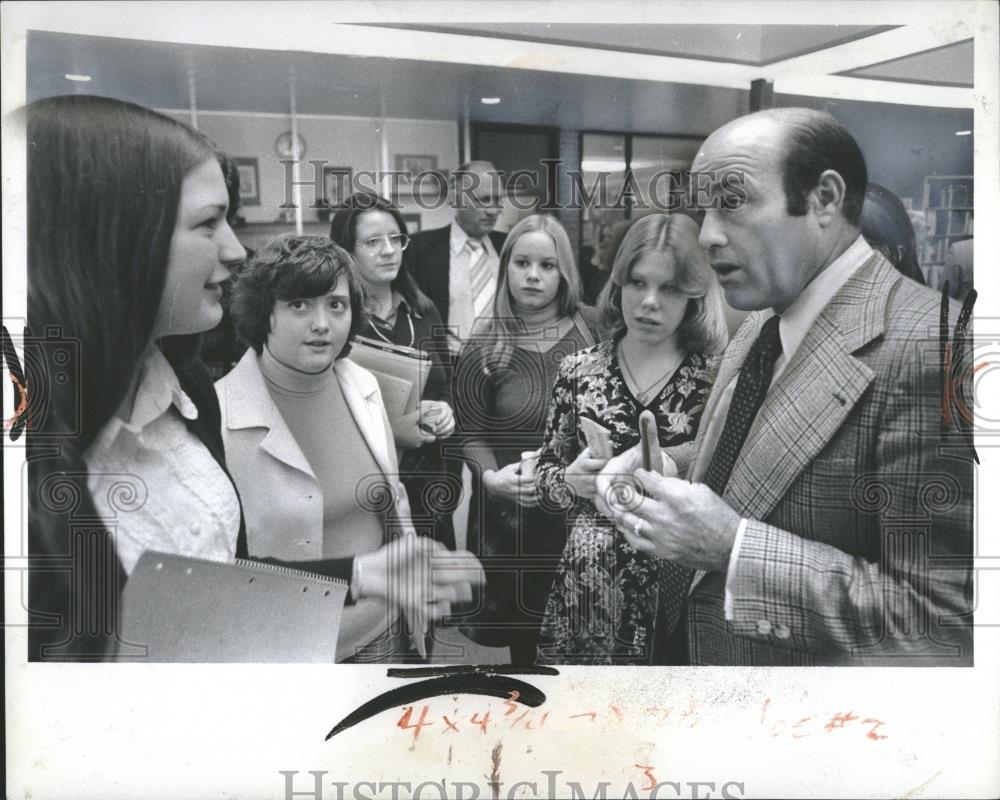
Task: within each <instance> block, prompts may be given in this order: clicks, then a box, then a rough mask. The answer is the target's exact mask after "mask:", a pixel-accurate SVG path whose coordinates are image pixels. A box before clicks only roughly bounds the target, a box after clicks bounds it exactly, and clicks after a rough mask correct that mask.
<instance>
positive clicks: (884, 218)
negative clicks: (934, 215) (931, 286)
mask: <svg viewBox="0 0 1000 800" xmlns="http://www.w3.org/2000/svg"><path fill="white" fill-rule="evenodd" d="M860 224H861V235H862V236H864V237H865V240H866V241H867V242H868V244H869V245H871V246H872V248H874V249H875V250H878V251H879V252H880V253H882V254H883V255H885V257H886V258H888V259H889V261H891V262H892V265H893V266H894V267H895V268H896V269H898V270H899V271H900V272H902V273H903V274H904V275H905V276H906V277H908V278H913V280H915V281H917V282H918V283H926V282H927V281H926V280H925V279H924V274H923V272H921V270H920V261H919V259H918V258H917V236H916V233H914V231H913V223H912V222H911V221H910V215H909V214H907V213H906V206H904V205H903V202H902V200H900V199H899V198H898V197H897V196H896V195H895V194H893V193H892V192H891V191H889V190H888V189H886V188H885V187H884V186H880V185H879V184H877V183H869V184H868V190H867V191H866V192H865V204H864V206H863V207H862V209H861V223H860Z"/></svg>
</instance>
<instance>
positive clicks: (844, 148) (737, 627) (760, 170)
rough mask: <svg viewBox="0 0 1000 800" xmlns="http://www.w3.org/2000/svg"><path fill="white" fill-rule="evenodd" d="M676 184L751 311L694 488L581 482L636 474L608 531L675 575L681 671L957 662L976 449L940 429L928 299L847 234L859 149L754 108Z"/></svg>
mask: <svg viewBox="0 0 1000 800" xmlns="http://www.w3.org/2000/svg"><path fill="white" fill-rule="evenodd" d="M692 171H693V172H694V173H695V174H696V175H699V174H700V175H707V176H708V179H707V180H706V181H705V182H704V183H703V184H701V185H702V186H704V187H705V188H706V192H707V195H706V198H707V203H706V205H707V210H706V213H705V220H704V224H703V227H702V231H701V237H700V241H701V244H702V246H703V247H705V249H706V250H707V251H708V253H709V257H710V259H711V263H712V267H713V269H714V270H715V272H716V274H717V275H718V277H719V281H720V283H721V285H722V288H723V290H724V292H725V294H726V299H727V300H728V302H729V304H730V305H732V306H734V307H735V308H739V309H744V310H749V311H753V312H754V313H752V314H750V316H749V317H748V318H747V319H746V321H745V322H744V323H743V325H742V326H741V328H740V329H739V330H738V331H737V333H736V334H735V336H734V338H733V340H732V341H731V342H730V344H729V347H728V348H727V350H726V353H725V355H724V357H723V360H722V363H721V365H720V368H719V373H718V376H717V379H716V383H715V386H714V388H713V391H712V394H711V396H710V397H709V400H708V402H707V404H706V409H705V414H704V416H703V419H702V424H701V428H700V430H699V433H698V438H697V440H696V443H695V450H694V456H693V457H692V460H691V463H690V468H689V470H688V472H687V476H688V478H689V480H690V482H688V481H685V480H680V479H679V478H674V477H661V476H659V475H655V474H652V473H649V472H645V471H643V470H636V465H637V459H638V457H639V456H638V455H637V454H636V453H635V452H630V453H626V454H623V455H622V456H619V457H618V458H617V459H613V460H612V461H611V462H609V463H608V465H607V466H606V467H605V471H604V472H603V473H602V476H601V479H600V480H599V481H598V490H599V493H601V492H605V491H607V488H608V486H609V481H611V480H612V476H613V475H615V474H618V475H620V474H622V473H623V472H624V473H628V474H632V473H634V474H635V475H636V477H637V478H638V479H639V482H640V483H641V484H643V486H644V490H645V494H646V497H645V498H644V499H643V500H642V502H641V503H640V504H638V505H636V506H632V507H615V506H611V507H610V508H609V511H610V512H611V513H612V515H613V516H614V518H615V521H616V523H617V525H618V527H619V529H620V530H621V531H622V534H623V535H624V536H625V537H626V539H627V540H628V541H629V543H630V544H631V545H632V546H633V547H635V548H636V549H637V550H640V551H643V552H648V553H653V554H656V555H658V556H660V557H661V558H666V559H670V560H673V561H675V562H678V563H680V564H683V565H685V566H687V567H689V568H690V569H691V570H692V588H691V592H690V595H689V598H688V609H687V614H686V625H687V631H686V635H687V642H688V651H689V656H690V660H691V663H693V664H722V665H726V664H728V665H761V666H769V665H795V666H808V665H850V666H864V665H886V666H966V665H971V664H972V608H973V593H972V568H971V556H972V542H973V536H972V532H973V529H972V509H973V490H972V485H973V451H972V446H971V437H969V438H966V436H965V435H964V434H963V432H962V431H957V430H955V429H954V426H950V427H949V426H946V425H944V424H943V415H942V409H943V408H944V406H945V405H947V403H948V402H950V398H947V397H944V396H943V389H942V387H943V386H944V385H945V381H944V375H943V367H942V359H941V355H940V353H941V348H940V341H939V336H938V327H939V320H940V310H941V295H940V294H938V293H936V292H934V291H933V290H931V289H928V288H926V287H923V286H920V285H919V284H917V283H916V282H914V281H911V280H909V279H908V278H905V277H903V276H902V275H900V274H899V273H898V272H896V271H895V270H894V269H893V267H892V266H891V265H890V264H889V262H888V261H886V259H884V258H883V257H882V256H881V255H879V254H878V253H876V252H874V251H873V250H872V249H871V248H870V247H869V246H868V245H867V243H866V242H865V241H864V239H863V238H861V237H860V235H859V231H858V218H859V216H860V210H861V202H862V198H863V194H864V188H865V184H866V182H867V171H866V167H865V163H864V158H863V156H862V154H861V151H860V149H859V148H858V146H857V144H856V142H855V141H854V139H853V138H852V137H851V136H850V134H849V133H848V132H847V131H846V130H844V129H843V128H842V127H841V126H840V125H839V124H838V123H837V122H836V121H835V120H834V119H833V118H832V117H831V116H829V115H827V114H823V113H820V112H815V111H810V110H805V109H780V110H771V111H765V112H758V113H756V114H751V115H748V116H746V117H742V118H740V119H737V120H734V121H733V122H731V123H728V124H727V125H725V126H724V127H722V128H720V129H719V130H718V131H716V132H715V133H713V134H712V135H711V136H710V137H709V138H708V139H707V140H706V142H705V144H704V145H703V147H702V150H701V152H700V153H699V154H698V157H697V159H696V160H695V164H694V166H693V169H692ZM727 176H728V177H727ZM734 176H736V177H734ZM957 314H958V308H957V306H955V305H954V304H952V307H951V308H950V315H949V316H950V320H951V321H952V322H954V320H955V318H956V316H957ZM951 336H952V333H951V332H950V331H949V333H948V337H949V340H950V338H951ZM953 416H954V415H953Z"/></svg>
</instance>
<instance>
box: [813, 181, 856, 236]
mask: <svg viewBox="0 0 1000 800" xmlns="http://www.w3.org/2000/svg"><path fill="white" fill-rule="evenodd" d="M846 193H847V184H846V183H844V179H843V178H842V177H841V176H840V173H839V172H837V171H836V170H832V169H828V170H826V171H824V172H823V173H822V174H821V175H820V176H819V181H817V183H816V188H814V189H813V190H812V192H811V194H810V196H809V202H810V205H811V206H812V207H813V210H814V211H815V213H816V220H817V221H818V222H819V224H820V225H821V226H823V227H825V226H827V225H829V224H830V223H831V222H832V221H833V220H834V219H836V218H837V217H839V216H840V213H841V209H842V208H843V205H844V195H845V194H846Z"/></svg>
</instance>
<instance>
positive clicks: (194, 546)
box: [84, 347, 240, 574]
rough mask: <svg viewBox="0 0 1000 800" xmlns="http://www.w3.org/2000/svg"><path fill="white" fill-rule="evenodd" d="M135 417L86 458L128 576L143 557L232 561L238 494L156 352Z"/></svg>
mask: <svg viewBox="0 0 1000 800" xmlns="http://www.w3.org/2000/svg"><path fill="white" fill-rule="evenodd" d="M141 369H142V375H141V377H140V382H139V387H138V390H137V392H136V396H135V402H134V404H133V407H132V414H131V416H130V418H129V420H128V421H127V422H126V421H125V420H124V419H123V418H122V416H120V415H121V410H119V415H116V416H114V417H113V418H112V419H111V421H110V422H109V423H108V424H107V425H106V426H105V427H104V429H103V430H102V431H101V432H100V434H98V436H97V438H96V439H95V440H94V443H93V444H92V445H91V447H90V448H89V449H88V450H87V452H86V453H85V454H84V458H85V459H86V462H87V467H88V470H89V472H90V475H89V478H88V481H87V483H88V487H89V488H90V493H91V495H92V496H93V499H94V504H95V506H96V507H97V511H98V513H99V514H100V515H101V517H102V518H103V519H104V521H105V523H106V524H107V526H108V528H109V529H110V530H112V531H114V535H115V548H116V551H117V553H118V558H119V559H120V560H121V562H122V566H123V567H124V569H125V573H126V574H131V572H132V569H133V567H135V564H136V562H137V561H138V560H139V556H141V555H142V554H143V552H145V551H146V550H159V551H163V552H167V553H173V554H178V555H185V556H192V557H195V558H204V559H208V560H211V561H232V560H233V559H234V558H235V556H236V539H237V536H238V535H239V527H240V504H239V499H238V497H237V495H236V489H235V488H234V487H233V484H232V482H231V481H230V480H229V478H228V477H227V476H226V473H225V472H224V471H223V469H222V468H221V467H220V466H219V464H218V462H217V461H216V460H215V458H213V456H212V454H211V453H210V452H209V450H208V448H207V447H206V446H205V445H204V443H203V442H202V441H201V440H200V439H198V437H197V436H195V435H194V434H193V433H191V432H190V431H189V430H188V429H187V428H186V427H185V425H184V421H183V420H182V419H181V417H183V418H185V419H189V420H193V419H197V418H198V409H197V408H196V407H195V405H194V403H193V402H192V401H191V398H190V397H188V396H187V395H186V394H185V393H184V391H183V390H182V389H181V386H180V381H179V380H178V379H177V375H176V373H175V372H174V370H173V368H172V367H171V366H170V363H169V362H168V361H167V359H166V357H165V356H164V355H163V353H161V352H160V349H159V348H158V347H154V348H152V352H151V353H150V354H149V356H147V358H146V360H145V361H144V362H143V365H142V367H141Z"/></svg>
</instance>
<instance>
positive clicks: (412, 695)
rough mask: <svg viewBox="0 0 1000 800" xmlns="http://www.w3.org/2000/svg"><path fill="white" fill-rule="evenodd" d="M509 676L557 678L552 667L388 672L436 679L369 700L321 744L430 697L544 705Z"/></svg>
mask: <svg viewBox="0 0 1000 800" xmlns="http://www.w3.org/2000/svg"><path fill="white" fill-rule="evenodd" d="M511 672H513V673H516V674H524V673H527V674H536V675H558V674H559V671H558V670H556V669H553V668H552V667H511V666H464V667H418V668H415V669H390V670H388V671H387V675H388V677H391V678H408V677H423V676H424V675H434V676H436V677H433V678H430V679H428V680H422V681H418V682H417V683H411V684H408V685H406V686H400V687H399V688H398V689H390V690H389V691H388V692H383V693H382V694H380V695H379V696H378V697H373V698H372V699H371V700H369V701H368V702H366V703H364V704H363V705H361V706H359V707H358V708H356V709H355V710H354V711H352V712H351V713H350V714H348V715H347V716H346V717H344V718H343V719H342V720H341V721H340V722H338V723H337V724H336V725H334V726H333V728H332V729H331V730H330V732H329V733H328V734H327V735H326V739H325V740H324V741H329V740H330V739H332V738H333V737H334V736H336V735H337V734H338V733H342V732H343V731H346V730H347V729H348V728H353V727H354V726H355V725H357V724H358V723H359V722H364V721H365V720H366V719H369V718H371V717H374V716H375V715H376V714H380V713H382V712H383V711H388V710H389V709H390V708H398V707H400V706H409V705H413V704H414V703H417V702H419V701H420V700H426V699H427V698H430V697H440V696H442V695H457V694H476V695H482V696H484V697H496V698H498V699H501V700H510V701H512V702H515V703H520V704H521V705H524V706H527V707H529V708H537V707H538V706H540V705H541V704H542V703H544V702H545V693H544V692H543V691H542V690H541V689H539V688H538V687H537V686H533V685H531V684H530V683H525V682H524V681H522V680H518V679H517V678H511V677H509V676H508V675H506V674H503V673H511Z"/></svg>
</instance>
